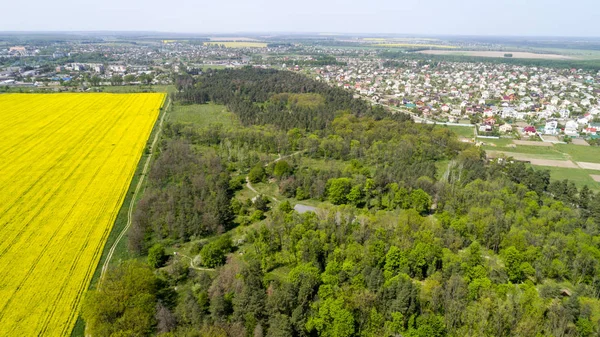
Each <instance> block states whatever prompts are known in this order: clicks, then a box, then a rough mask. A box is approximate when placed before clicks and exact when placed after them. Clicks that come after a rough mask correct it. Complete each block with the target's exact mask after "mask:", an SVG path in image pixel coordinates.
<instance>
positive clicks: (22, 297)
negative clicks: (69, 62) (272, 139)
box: [0, 94, 165, 336]
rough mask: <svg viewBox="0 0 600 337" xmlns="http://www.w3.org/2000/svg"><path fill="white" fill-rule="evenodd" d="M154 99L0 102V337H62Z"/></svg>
mask: <svg viewBox="0 0 600 337" xmlns="http://www.w3.org/2000/svg"><path fill="white" fill-rule="evenodd" d="M164 98H165V96H164V95H163V94H4V95H0V336H65V335H68V334H70V332H71V329H72V328H73V325H74V323H75V319H76V318H77V314H78V312H79V307H80V300H81V298H82V294H83V292H84V291H85V289H87V287H88V286H89V282H90V279H91V277H92V274H93V273H94V270H95V268H96V265H97V264H98V260H99V259H100V255H101V253H102V249H103V247H104V244H105V242H106V238H107V236H108V234H109V232H110V230H111V228H112V225H113V222H114V220H115V218H116V215H117V212H118V210H119V208H120V206H121V204H122V203H123V199H124V196H125V193H126V192H127V188H128V186H129V183H130V181H131V178H132V176H133V174H134V172H135V168H136V166H137V163H138V161H139V159H140V157H141V154H142V152H143V150H144V147H145V145H146V141H147V139H148V136H149V135H150V132H151V130H152V127H153V125H154V122H155V121H156V118H157V116H158V113H159V108H160V106H161V105H162V103H163V100H164Z"/></svg>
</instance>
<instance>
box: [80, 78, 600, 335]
mask: <svg viewBox="0 0 600 337" xmlns="http://www.w3.org/2000/svg"><path fill="white" fill-rule="evenodd" d="M175 83H176V86H177V92H176V93H174V94H173V95H172V98H173V100H174V102H175V105H176V107H177V106H192V107H193V106H198V105H205V104H209V103H210V104H218V105H222V106H223V107H224V109H225V108H226V109H227V110H228V111H230V112H231V113H233V115H234V117H235V121H232V122H228V123H210V124H209V125H199V124H195V123H193V122H189V121H187V122H185V123H184V122H179V121H177V120H169V122H168V123H167V124H166V125H165V127H164V130H163V134H162V139H161V143H160V150H159V151H158V153H156V154H155V157H154V160H153V163H152V167H151V170H150V172H149V174H148V177H147V179H148V181H147V186H146V188H145V191H144V193H143V196H142V197H141V199H140V200H139V201H138V203H137V206H136V208H135V214H134V221H133V223H132V227H131V229H130V231H129V233H128V240H129V241H128V245H129V250H130V252H131V254H132V256H134V258H132V259H130V260H126V261H121V262H120V263H119V264H118V265H117V266H115V267H113V268H112V269H111V270H109V272H108V273H107V276H106V278H105V279H104V280H103V281H102V283H101V284H100V286H99V287H98V288H97V289H95V290H92V291H89V292H88V294H87V295H86V297H85V299H84V305H83V309H82V316H83V318H84V320H85V322H86V325H87V333H89V334H90V335H92V336H155V335H157V336H163V337H166V336H169V337H171V336H173V337H175V336H190V337H191V336H202V337H204V336H240V337H242V336H255V337H259V336H269V337H275V336H282V337H283V336H330V337H341V336H365V337H366V336H377V337H383V336H403V337H426V336H555V337H559V336H597V335H598V334H599V333H600V299H599V296H600V263H599V261H600V239H599V236H598V234H599V232H600V196H596V195H595V194H594V193H593V192H591V191H590V190H589V189H588V188H587V187H583V188H581V189H578V188H577V187H576V186H575V184H573V183H572V182H570V181H568V180H564V181H552V182H551V179H550V174H549V172H548V171H543V170H533V169H532V168H530V167H528V166H527V165H526V164H524V163H520V162H515V161H512V160H510V159H508V160H500V161H491V162H488V161H487V160H486V159H485V158H486V156H485V152H484V151H483V150H482V149H479V148H476V147H474V146H473V145H471V144H467V143H463V142H460V141H459V140H458V138H457V136H456V135H455V134H454V133H453V132H452V131H450V130H449V129H447V128H443V127H435V126H433V125H425V124H415V123H414V122H413V121H412V120H411V119H410V118H409V117H408V116H406V115H403V114H401V113H396V114H393V113H391V112H388V111H386V110H384V109H383V108H382V107H380V106H370V105H369V104H368V103H366V102H364V101H361V100H357V99H354V98H353V97H352V95H351V94H349V93H347V92H346V91H344V90H342V89H338V88H332V87H329V86H327V85H325V84H322V83H319V82H316V81H313V80H311V79H309V78H306V77H304V76H302V75H299V74H295V73H292V72H285V71H276V70H266V69H254V68H243V69H236V70H231V69H227V70H216V71H210V70H209V71H207V72H204V73H202V74H201V75H195V76H193V75H179V76H178V77H177V78H176V79H175ZM210 111H212V112H211V113H219V110H218V109H211V110H210ZM188 114H189V113H188ZM298 205H303V206H305V207H307V208H309V209H310V210H312V211H308V212H298V211H296V210H295V208H294V207H295V206H298Z"/></svg>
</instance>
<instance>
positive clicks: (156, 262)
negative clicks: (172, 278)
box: [148, 243, 167, 268]
mask: <svg viewBox="0 0 600 337" xmlns="http://www.w3.org/2000/svg"><path fill="white" fill-rule="evenodd" d="M166 260H167V255H166V254H165V247H163V245H161V244H160V243H157V244H155V245H154V246H152V247H151V248H150V249H149V250H148V264H149V265H150V267H152V268H160V267H162V266H163V265H164V263H165V262H166Z"/></svg>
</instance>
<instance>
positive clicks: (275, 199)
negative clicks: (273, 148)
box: [246, 150, 306, 202]
mask: <svg viewBox="0 0 600 337" xmlns="http://www.w3.org/2000/svg"><path fill="white" fill-rule="evenodd" d="M304 152H306V150H302V151H296V152H294V153H291V154H288V155H287V156H283V157H282V156H281V154H278V156H279V157H277V159H275V160H273V161H271V162H268V163H266V164H265V167H267V166H269V165H271V164H273V163H276V162H278V161H280V160H282V159H285V158H289V157H291V156H295V155H297V154H301V153H304ZM246 187H248V189H249V190H251V191H252V192H254V193H255V194H256V195H257V196H258V195H261V194H264V193H260V192H258V191H257V190H256V189H255V188H254V187H252V184H251V183H250V178H249V177H248V176H246ZM264 195H266V196H267V197H269V198H271V199H273V201H275V202H279V200H278V199H277V198H275V197H274V196H272V195H267V194H264Z"/></svg>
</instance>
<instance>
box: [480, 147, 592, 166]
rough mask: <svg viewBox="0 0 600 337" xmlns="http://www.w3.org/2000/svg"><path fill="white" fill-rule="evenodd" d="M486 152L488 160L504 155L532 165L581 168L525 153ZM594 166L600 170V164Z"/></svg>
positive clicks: (573, 164)
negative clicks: (532, 156)
mask: <svg viewBox="0 0 600 337" xmlns="http://www.w3.org/2000/svg"><path fill="white" fill-rule="evenodd" d="M486 152H487V156H488V158H498V157H500V156H502V155H504V156H505V157H513V158H514V159H516V160H521V161H528V162H530V163H531V165H537V166H550V167H566V168H580V167H579V166H577V164H575V163H574V162H572V161H570V160H550V159H536V158H531V157H530V156H529V155H527V154H524V153H509V152H506V153H505V152H502V151H486ZM579 164H581V163H579ZM584 164H591V163H584ZM592 165H598V167H599V168H598V169H600V164H592ZM582 168H584V167H583V166H582Z"/></svg>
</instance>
